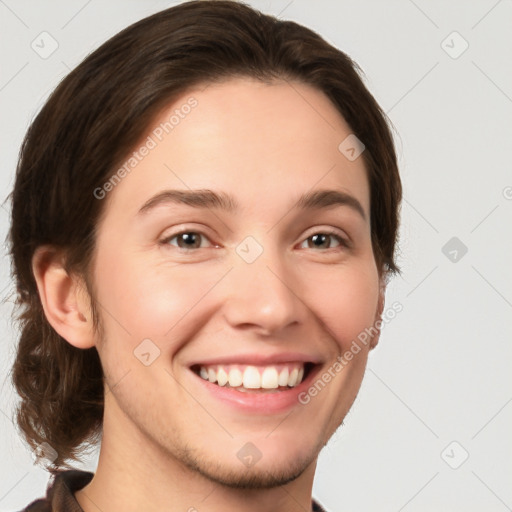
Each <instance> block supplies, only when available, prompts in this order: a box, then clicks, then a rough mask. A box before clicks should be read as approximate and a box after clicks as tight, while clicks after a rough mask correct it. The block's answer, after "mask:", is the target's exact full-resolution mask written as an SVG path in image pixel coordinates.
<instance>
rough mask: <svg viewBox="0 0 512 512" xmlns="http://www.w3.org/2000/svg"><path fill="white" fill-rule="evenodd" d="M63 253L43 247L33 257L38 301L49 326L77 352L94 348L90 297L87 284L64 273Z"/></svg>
mask: <svg viewBox="0 0 512 512" xmlns="http://www.w3.org/2000/svg"><path fill="white" fill-rule="evenodd" d="M64 264H65V260H64V257H63V255H62V253H61V252H60V251H58V250H57V249H56V248H55V247H51V246H47V245H45V246H40V247H38V248H37V249H36V251H35V253H34V256H33V257H32V271H33V273H34V276H35V279H36V283H37V289H38V291H39V297H40V299H41V303H42V305H43V310H44V313H45V316H46V318H47V320H48V322H49V323H50V325H51V326H52V327H53V328H54V329H55V331H57V333H58V334H60V336H62V337H63V338H64V339H65V340H66V341H67V342H68V343H70V344H71V345H73V346H74V347H77V348H82V349H86V348H91V347H92V346H94V345H95V339H94V329H93V323H92V314H91V310H90V305H89V304H90V303H89V295H88V293H87V291H86V287H85V283H84V282H83V280H82V279H79V278H78V277H77V276H74V275H73V276H71V275H70V274H68V272H67V271H66V270H65V267H64Z"/></svg>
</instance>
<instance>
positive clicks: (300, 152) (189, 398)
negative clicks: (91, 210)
mask: <svg viewBox="0 0 512 512" xmlns="http://www.w3.org/2000/svg"><path fill="white" fill-rule="evenodd" d="M191 98H193V99H191ZM185 105H189V106H190V108H187V107H185ZM176 110H178V112H176ZM173 115H174V118H173V119H172V120H171V121H169V119H170V118H171V116H173ZM165 123H167V124H165ZM163 127H165V128H166V129H164V128H163ZM350 133H351V130H350V127H349V126H348V125H347V124H346V123H345V121H344V120H343V119H342V117H341V116H340V114H339V113H338V112H337V110H336V109H335V107H334V106H333V105H332V103H331V102H330V101H329V100H328V98H327V97H326V96H324V95H323V94H322V93H321V92H319V91H317V90H316V89H314V88H312V87H310V86H306V85H303V84H299V83H291V84H290V83H286V82H276V83H273V84H272V85H267V84H262V83H260V82H257V81H253V80H250V79H241V78H240V79H231V80H229V81H226V82H224V83H222V84H215V85H209V86H208V87H206V88H205V87H204V86H203V87H202V88H197V89H195V90H192V91H189V92H188V93H187V94H184V95H183V96H181V97H180V98H179V99H178V100H176V101H175V102H174V103H173V104H172V105H170V106H169V108H167V109H165V110H164V111H162V112H161V114H160V116H159V117H158V119H156V120H155V122H154V124H153V125H152V126H151V128H150V130H149V131H148V133H147V134H146V135H145V137H144V138H143V140H142V141H141V143H140V144H139V145H138V146H137V147H136V148H134V151H138V154H139V157H140V159H138V160H137V163H136V165H134V166H133V168H130V171H129V172H125V173H121V176H122V179H121V180H117V182H116V184H115V186H113V187H112V190H110V191H109V192H108V194H107V197H106V198H105V199H103V200H104V201H106V203H105V205H104V207H105V210H104V216H103V217H102V219H101V221H100V223H99V225H98V236H97V246H96V252H95V258H94V266H93V268H94V271H93V279H94V283H95V288H96V292H95V293H96V296H95V299H96V300H97V302H98V303H99V305H100V306H98V309H99V313H100V315H101V318H102V323H103V329H104V336H103V338H102V339H101V340H97V349H98V352H99V354H100V358H101V363H102V366H103V369H104V373H105V379H106V397H105V428H108V429H110V430H109V432H110V434H109V435H115V433H116V432H117V433H118V434H119V435H124V436H131V437H132V440H133V438H136V439H137V441H138V442H142V443H145V444H146V445H147V446H148V449H151V450H154V452H155V453H159V454H160V456H162V457H165V458H166V459H167V460H170V461H173V462H175V463H177V464H181V465H183V467H184V468H187V469H192V470H194V471H196V472H198V473H200V474H202V475H203V476H206V477H207V478H209V479H211V480H212V481H216V482H219V483H222V484H225V485H228V486H240V487H244V486H245V487H253V488H258V487H259V488H263V487H270V486H274V485H282V484H283V483H286V482H288V481H290V480H292V479H294V478H296V477H297V476H298V475H300V474H302V473H303V472H304V471H305V470H306V469H307V468H310V467H311V466H312V465H314V463H315V461H316V457H317V456H318V453H319V451H320V449H321V448H322V446H323V445H324V444H325V443H326V442H327V440H328V439H329V438H330V437H331V435H332V434H333V433H334V432H335V430H336V429H337V427H338V426H339V425H340V424H341V422H342V420H343V418H344V417H345V415H346V414H347V412H348V410H349V408H350V406H351V405H352V403H353V401H354V399H355V397H356V394H357V392H358V389H359V387H360V383H361V380H362V376H363V373H364V368H365V365H366V360H367V355H368V351H369V346H370V345H369V344H366V345H364V344H361V346H360V350H359V351H358V352H357V354H355V355H353V358H351V359H350V361H348V360H346V359H345V358H343V355H344V354H345V353H346V352H347V351H348V350H349V349H350V347H351V346H353V345H352V343H353V341H354V340H356V339H357V337H358V335H359V334H360V333H361V332H363V331H364V330H365V328H368V327H369V326H372V325H373V324H374V323H375V321H376V319H377V318H378V315H379V309H380V307H381V306H382V295H381V292H382V290H381V288H380V282H379V274H378V271H377V267H376V263H375V260H374V256H373V252H372V245H371V237H370V221H369V219H370V204H369V186H368V179H367V175H366V171H365V166H364V163H363V159H362V157H360V158H357V159H356V160H353V161H351V160H349V159H347V158H346V157H345V156H344V154H343V153H341V152H340V150H339V149H338V146H339V145H340V143H341V142H342V141H343V140H344V139H345V138H346V137H347V136H348V135H350ZM148 137H149V139H148ZM150 140H151V141H150ZM142 146H145V147H146V148H148V149H147V151H146V150H143V149H140V148H142ZM143 154H144V155H143ZM139 160H140V161H139ZM133 163H134V162H132V164H133ZM127 168H129V167H127ZM123 175H125V176H123ZM107 188H109V187H107ZM198 190H200V191H202V192H203V195H202V196H201V197H199V198H198V196H197V195H196V196H192V194H193V192H194V191H198ZM205 191H206V192H208V193H207V194H206V193H204V192H205ZM320 191H332V192H331V193H329V194H324V195H318V196H316V199H317V200H316V201H315V200H311V199H315V197H314V194H316V193H319V192H320ZM214 194H215V195H216V196H219V197H220V199H215V197H216V196H215V195H214ZM212 198H213V199H212ZM374 341H375V340H374ZM341 358H343V359H341ZM337 360H338V366H336V361H337ZM339 361H341V364H342V365H343V367H342V369H341V370H339V366H341V365H340V363H339ZM326 374H330V375H331V378H330V379H329V378H328V377H329V376H327V377H325V375H326ZM319 381H321V384H320V385H319V384H318V382H319ZM326 381H327V382H326ZM315 383H316V387H315ZM322 384H323V385H322ZM312 387H315V389H316V392H315V391H313V392H312V393H310V392H309V390H310V389H312ZM127 433H128V434H127Z"/></svg>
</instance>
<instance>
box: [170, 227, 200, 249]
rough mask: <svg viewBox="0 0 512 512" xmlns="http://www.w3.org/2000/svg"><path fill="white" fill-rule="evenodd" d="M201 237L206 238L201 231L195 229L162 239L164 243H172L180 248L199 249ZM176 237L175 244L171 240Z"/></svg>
mask: <svg viewBox="0 0 512 512" xmlns="http://www.w3.org/2000/svg"><path fill="white" fill-rule="evenodd" d="M201 237H204V238H206V237H205V236H204V235H203V234H202V233H199V232H197V231H183V232H181V233H177V234H175V235H172V236H170V237H168V238H166V239H165V240H163V241H162V243H164V244H168V245H174V246H177V247H178V248H180V249H185V250H187V249H200V248H201ZM174 239H176V240H177V244H174V243H171V241H172V240H174Z"/></svg>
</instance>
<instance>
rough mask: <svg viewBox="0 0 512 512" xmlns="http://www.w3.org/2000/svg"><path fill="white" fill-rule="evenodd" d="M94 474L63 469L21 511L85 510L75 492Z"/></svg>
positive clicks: (315, 508) (315, 509)
mask: <svg viewBox="0 0 512 512" xmlns="http://www.w3.org/2000/svg"><path fill="white" fill-rule="evenodd" d="M93 476H94V473H91V472H90V471H80V470H78V469H68V470H61V471H60V472H59V473H57V475H56V476H55V478H54V480H53V483H50V485H49V486H48V489H47V491H46V497H45V498H41V499H38V500H35V501H33V502H32V503H30V505H28V506H27V507H26V508H24V509H23V510H22V511H21V512H84V511H83V510H82V507H80V505H79V504H78V501H76V499H75V497H74V493H75V492H76V491H79V490H80V489H82V488H83V487H85V486H86V485H87V484H88V483H89V482H90V481H91V480H92V477H93ZM312 506H313V512H325V510H324V509H323V508H322V507H321V506H320V504H318V503H317V502H316V501H315V500H313V501H312Z"/></svg>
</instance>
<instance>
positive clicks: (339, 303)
mask: <svg viewBox="0 0 512 512" xmlns="http://www.w3.org/2000/svg"><path fill="white" fill-rule="evenodd" d="M304 293H305V296H306V297H307V298H308V300H307V304H308V306H309V307H310V308H311V309H312V310H313V311H314V313H315V315H316V316H317V317H318V318H320V319H322V321H323V322H324V326H325V328H326V329H328V331H329V332H330V334H331V336H332V337H333V339H334V340H336V342H337V343H338V346H339V348H340V351H345V350H347V349H348V348H349V347H350V345H351V344H352V342H353V341H354V340H356V339H357V338H358V336H359V335H360V334H361V333H364V331H365V329H367V328H369V327H370V326H372V325H373V324H374V322H375V320H376V313H377V309H378V299H379V280H378V274H377V271H376V269H375V267H373V268H372V266H371V265H360V266H357V267H351V268H350V269H348V268H347V269H339V270H338V271H333V270H332V269H331V270H330V271H328V272H326V273H324V274H323V275H320V274H319V275H318V276H317V277H316V279H315V284H314V285H310V286H308V287H307V288H306V289H305V291H304Z"/></svg>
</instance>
